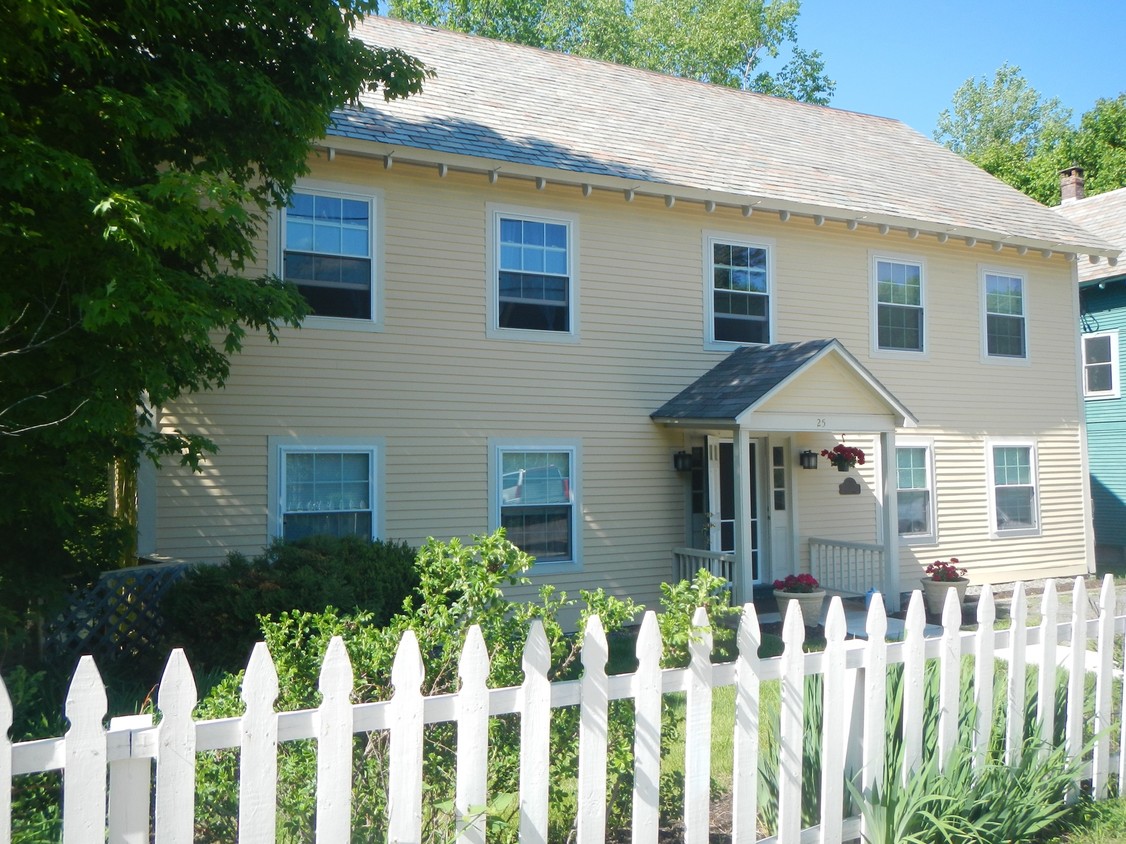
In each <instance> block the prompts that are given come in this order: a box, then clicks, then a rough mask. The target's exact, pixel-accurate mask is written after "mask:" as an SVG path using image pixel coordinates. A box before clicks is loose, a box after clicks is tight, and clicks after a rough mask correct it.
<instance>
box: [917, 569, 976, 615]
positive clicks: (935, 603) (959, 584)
mask: <svg viewBox="0 0 1126 844" xmlns="http://www.w3.org/2000/svg"><path fill="white" fill-rule="evenodd" d="M922 584H923V600H925V601H926V602H927V612H928V613H930V614H931V615H942V608H943V607H944V606H945V605H946V593H947V592H948V591H949V590H951V589H953V590H954V591H955V592H956V593H957V595H958V606H961V605H962V601H963V600H965V597H966V587H967V586H969V585H970V582H969V580H967V579H966V578H964V577H960V578H958V579H957V580H932V579H931V578H929V577H924V578H923V579H922Z"/></svg>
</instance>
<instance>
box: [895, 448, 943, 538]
mask: <svg viewBox="0 0 1126 844" xmlns="http://www.w3.org/2000/svg"><path fill="white" fill-rule="evenodd" d="M895 447H896V448H897V449H900V448H923V449H926V452H927V456H926V462H927V490H928V491H929V492H930V514H929V515H930V526H931V529H930V533H925V534H924V533H911V534H899V544H900V545H937V544H938V489H937V486H936V484H935V475H934V440H933V439H930V438H920V437H896V438H895ZM898 460H899V457H898V455H897V456H896V470H897V471H898V468H899V463H898ZM896 486H897V487H898V482H897V483H896ZM900 491H901V490H898V489H897V490H896V492H897V497H898V493H899V492H900ZM895 518H896V528H897V532H898V527H899V525H898V521H899V514H898V513H896V514H895Z"/></svg>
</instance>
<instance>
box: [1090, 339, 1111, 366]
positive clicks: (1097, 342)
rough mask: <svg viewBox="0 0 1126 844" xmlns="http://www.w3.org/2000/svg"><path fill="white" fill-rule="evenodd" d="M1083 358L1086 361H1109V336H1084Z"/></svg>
mask: <svg viewBox="0 0 1126 844" xmlns="http://www.w3.org/2000/svg"><path fill="white" fill-rule="evenodd" d="M1083 359H1084V360H1085V361H1086V362H1087V363H1110V337H1084V338H1083Z"/></svg>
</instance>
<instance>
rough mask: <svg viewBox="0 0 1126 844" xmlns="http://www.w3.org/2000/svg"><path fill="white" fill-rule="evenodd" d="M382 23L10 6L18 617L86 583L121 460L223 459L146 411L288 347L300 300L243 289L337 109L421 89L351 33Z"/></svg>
mask: <svg viewBox="0 0 1126 844" xmlns="http://www.w3.org/2000/svg"><path fill="white" fill-rule="evenodd" d="M367 8H368V3H367V2H366V0H276V2H271V3H258V4H245V3H238V2H233V0H216V2H211V3H207V4H205V5H201V4H198V3H194V2H189V3H164V2H160V1H159V0H115V2H107V0H63V2H54V3H45V2H42V0H32V2H23V3H5V4H3V6H2V7H0V258H2V260H0V266H2V267H3V270H4V272H5V279H4V282H3V284H2V285H0V361H2V364H0V366H2V376H0V499H2V500H3V501H4V507H3V509H2V510H0V530H2V531H3V532H4V535H5V540H6V542H5V544H6V548H5V555H4V557H3V558H2V559H0V577H2V578H3V584H2V587H0V592H2V593H3V594H4V595H5V602H6V603H7V604H8V605H9V606H16V605H18V604H19V603H20V602H21V601H23V600H26V599H27V598H29V597H32V596H33V595H35V594H36V593H40V592H42V591H44V590H45V589H46V586H47V582H48V581H49V580H50V578H51V577H52V576H62V575H63V574H64V573H67V572H73V571H74V569H75V567H76V562H77V560H78V555H76V548H78V547H80V546H85V547H87V549H89V546H90V544H91V543H89V542H88V539H89V533H90V530H91V526H90V525H88V524H87V525H84V524H83V520H87V521H90V520H93V521H95V522H98V523H99V525H100V526H101V527H100V528H98V529H102V530H104V531H107V532H109V533H112V532H113V529H114V527H115V525H114V523H113V522H112V520H111V521H106V520H105V519H104V518H101V517H99V516H98V515H97V512H98V510H97V507H96V506H94V505H96V504H97V503H98V498H99V496H100V495H101V494H102V493H103V492H104V487H105V484H104V470H105V467H106V465H107V464H108V463H109V462H110V461H113V460H126V461H133V460H136V459H137V457H138V455H139V454H141V453H142V452H146V451H147V452H148V453H149V454H152V455H159V454H173V455H176V456H177V457H178V458H181V459H183V460H185V461H186V462H189V463H191V462H193V461H195V460H197V459H198V458H199V457H200V455H201V454H203V453H204V452H205V451H206V450H207V449H208V448H209V443H208V442H207V441H206V439H204V438H202V437H200V436H198V435H195V434H192V433H190V432H175V433H167V432H158V431H153V430H152V429H151V428H148V429H146V428H145V423H147V422H148V416H149V410H148V407H150V406H155V405H159V404H161V403H162V402H165V401H168V400H170V399H172V398H174V397H176V396H177V395H179V394H181V393H183V392H185V391H195V390H202V389H206V388H209V387H213V386H216V385H221V384H222V383H223V382H224V380H225V379H226V377H227V374H228V358H229V356H230V355H231V354H232V353H234V352H237V351H238V349H239V348H240V345H241V343H242V341H243V339H244V337H245V335H246V332H247V331H248V330H254V331H262V332H265V333H266V334H267V335H268V336H269V337H270V338H271V339H275V337H276V331H277V329H278V327H279V326H281V325H283V324H287V323H288V324H296V323H297V322H298V321H299V319H300V317H301V316H302V315H303V313H304V311H305V307H304V303H303V301H302V300H301V298H300V296H299V295H298V294H297V293H296V291H295V290H294V289H292V288H291V287H287V286H285V285H283V284H281V283H279V282H278V281H277V280H276V279H271V278H253V277H247V276H246V275H244V274H243V273H242V271H243V270H244V269H246V267H247V266H248V265H249V262H250V260H251V259H252V257H253V256H254V246H255V238H256V236H257V233H258V231H259V227H260V225H261V223H262V220H263V218H264V215H265V212H266V211H267V209H268V208H269V207H270V206H271V205H277V204H278V203H280V202H283V201H284V199H285V197H286V195H287V192H288V191H289V189H290V188H291V186H292V184H293V182H294V179H295V178H296V177H297V176H298V175H300V174H301V173H302V172H303V169H304V167H305V160H306V157H307V155H308V153H309V150H310V146H309V145H310V142H311V140H312V139H315V138H318V137H320V136H321V135H323V133H324V130H325V128H326V126H327V123H328V120H329V116H330V114H331V112H332V110H333V109H334V108H335V107H337V106H339V105H341V104H343V103H345V102H347V101H349V100H352V99H354V98H355V97H357V96H358V94H359V93H361V92H362V91H364V90H369V89H375V88H382V90H383V92H384V95H385V96H388V97H394V96H404V95H406V94H408V93H410V92H413V91H416V90H418V88H419V86H420V84H421V79H422V77H423V68H422V67H421V66H420V65H419V64H418V63H417V62H416V61H415V60H413V59H411V58H410V57H408V56H406V55H404V54H402V53H401V52H399V51H396V50H393V49H376V50H372V49H370V48H368V47H366V46H365V45H363V44H362V43H360V42H359V41H357V40H354V39H352V38H351V37H350V29H351V26H352V24H353V23H354V22H355V20H356V17H357V15H358V14H360V13H362V12H363V11H365V10H366V9H367ZM142 399H146V400H147V403H145V402H142ZM138 420H140V422H141V428H140V433H138V430H139V429H138ZM120 533H121V532H120V531H118V532H117V534H118V537H119V538H120ZM107 535H108V534H107ZM94 544H96V543H94ZM104 551H105V549H102V551H101V552H99V551H93V552H90V551H89V550H87V552H86V553H87V556H92V557H96V556H99V554H101V553H103V552H104Z"/></svg>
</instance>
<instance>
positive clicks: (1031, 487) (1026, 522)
mask: <svg viewBox="0 0 1126 844" xmlns="http://www.w3.org/2000/svg"><path fill="white" fill-rule="evenodd" d="M992 454H993V473H992V478H991V480H992V482H993V505H994V507H993V509H994V514H993V519H994V522H993V526H994V530H996V531H997V532H998V533H1007V532H1013V531H1020V532H1031V531H1036V530H1039V527H1040V524H1039V513H1038V512H1037V510H1038V508H1037V501H1036V478H1035V472H1034V465H1033V464H1034V450H1033V448H1032V447H1031V446H1023V445H996V446H993V450H992Z"/></svg>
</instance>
